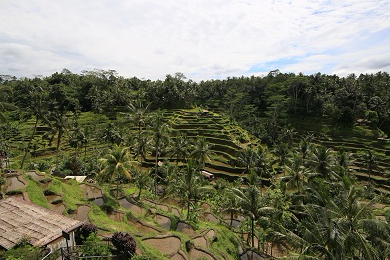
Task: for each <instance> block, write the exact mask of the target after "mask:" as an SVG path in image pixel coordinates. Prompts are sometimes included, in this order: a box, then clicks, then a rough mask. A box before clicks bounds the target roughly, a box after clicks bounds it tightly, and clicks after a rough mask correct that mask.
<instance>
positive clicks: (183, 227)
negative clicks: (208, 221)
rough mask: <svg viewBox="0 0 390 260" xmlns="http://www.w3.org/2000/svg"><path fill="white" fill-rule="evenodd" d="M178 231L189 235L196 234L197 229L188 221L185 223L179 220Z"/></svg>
mask: <svg viewBox="0 0 390 260" xmlns="http://www.w3.org/2000/svg"><path fill="white" fill-rule="evenodd" d="M176 231H179V232H183V233H186V234H187V235H194V234H195V230H194V229H193V227H191V226H190V225H188V224H187V223H184V222H179V223H178V224H177V228H176Z"/></svg>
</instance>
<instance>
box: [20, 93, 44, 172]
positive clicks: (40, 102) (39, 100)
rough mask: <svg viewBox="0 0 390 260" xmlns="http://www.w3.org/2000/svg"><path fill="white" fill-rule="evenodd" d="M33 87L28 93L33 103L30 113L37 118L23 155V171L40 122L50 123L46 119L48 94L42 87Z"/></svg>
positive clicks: (30, 106)
mask: <svg viewBox="0 0 390 260" xmlns="http://www.w3.org/2000/svg"><path fill="white" fill-rule="evenodd" d="M32 87H33V89H32V90H30V91H29V93H28V94H29V95H30V100H29V101H30V102H31V103H30V105H29V106H28V112H29V114H30V115H32V116H34V117H35V123H34V128H33V132H32V134H31V137H30V140H29V142H28V143H27V145H26V148H25V151H24V154H23V158H22V162H21V163H20V168H21V169H23V166H24V162H25V160H26V156H27V153H28V151H29V148H30V146H31V143H32V142H33V140H34V137H35V133H36V130H37V126H38V122H39V120H42V121H44V122H46V123H47V122H48V120H47V117H46V114H47V112H46V110H47V103H46V102H45V94H47V93H46V92H45V91H44V90H43V88H42V87H41V86H39V87H35V86H32Z"/></svg>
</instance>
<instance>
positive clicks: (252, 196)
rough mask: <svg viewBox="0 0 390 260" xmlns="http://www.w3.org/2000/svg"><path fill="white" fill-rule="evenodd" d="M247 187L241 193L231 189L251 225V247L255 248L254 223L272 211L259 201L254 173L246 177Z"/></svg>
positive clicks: (256, 178)
mask: <svg viewBox="0 0 390 260" xmlns="http://www.w3.org/2000/svg"><path fill="white" fill-rule="evenodd" d="M248 182H249V185H248V187H247V188H246V189H245V190H244V191H243V190H241V189H237V188H233V189H232V191H233V192H234V194H235V195H236V197H237V199H238V200H239V205H240V208H241V210H242V211H243V213H244V215H246V216H249V218H250V225H251V246H252V247H254V246H255V221H256V220H257V219H258V218H259V217H260V216H264V215H266V214H268V213H270V212H271V211H272V210H273V209H272V208H271V207H266V206H265V205H264V202H263V201H262V199H261V195H260V191H259V189H258V188H257V185H256V184H257V183H258V177H257V175H256V173H255V172H254V171H251V172H250V174H249V176H248Z"/></svg>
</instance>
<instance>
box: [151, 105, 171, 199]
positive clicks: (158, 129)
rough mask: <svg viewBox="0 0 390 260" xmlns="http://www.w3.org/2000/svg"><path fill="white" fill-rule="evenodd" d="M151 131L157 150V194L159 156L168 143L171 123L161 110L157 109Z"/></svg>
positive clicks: (155, 167)
mask: <svg viewBox="0 0 390 260" xmlns="http://www.w3.org/2000/svg"><path fill="white" fill-rule="evenodd" d="M150 127H151V131H152V133H153V137H154V152H155V164H154V182H155V184H154V185H155V187H154V188H155V189H154V191H155V193H154V195H155V196H157V181H158V158H159V156H160V151H161V149H162V148H163V147H165V146H166V144H167V143H168V141H169V139H168V133H169V125H168V123H167V122H166V119H165V117H164V115H163V113H162V112H161V111H157V112H156V113H155V114H154V116H153V118H152V121H151V125H150Z"/></svg>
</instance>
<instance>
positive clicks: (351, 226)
mask: <svg viewBox="0 0 390 260" xmlns="http://www.w3.org/2000/svg"><path fill="white" fill-rule="evenodd" d="M331 189H332V191H333V192H332V193H333V195H332V196H330V194H329V191H327V190H322V189H321V187H319V186H318V185H317V186H315V187H312V188H311V189H308V191H309V193H308V194H307V197H308V198H309V200H311V201H312V202H311V203H310V204H306V205H305V206H304V215H302V216H304V217H301V218H300V220H299V222H298V223H297V226H298V227H299V228H297V229H296V230H300V231H299V232H295V233H294V232H290V233H289V235H290V238H293V240H294V242H295V243H296V245H298V247H299V248H300V249H301V250H300V252H299V253H298V255H297V256H296V258H297V259H326V260H328V259H332V260H333V259H334V260H343V259H370V260H374V259H375V260H376V259H378V260H379V259H383V258H381V257H382V256H381V254H382V253H383V252H380V251H379V250H380V247H378V245H379V244H380V245H381V246H382V247H381V248H382V249H383V248H386V246H389V245H390V243H389V242H388V241H389V238H390V227H389V224H388V223H387V222H386V221H384V220H379V219H375V218H374V217H373V214H372V209H373V204H374V203H375V201H374V200H373V201H370V202H368V203H361V199H362V198H361V197H360V195H359V194H360V193H359V191H358V189H357V187H356V186H354V185H353V184H351V181H350V180H349V181H348V180H345V178H344V179H343V181H342V182H337V183H333V184H332V187H331ZM294 259H295V258H294Z"/></svg>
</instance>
